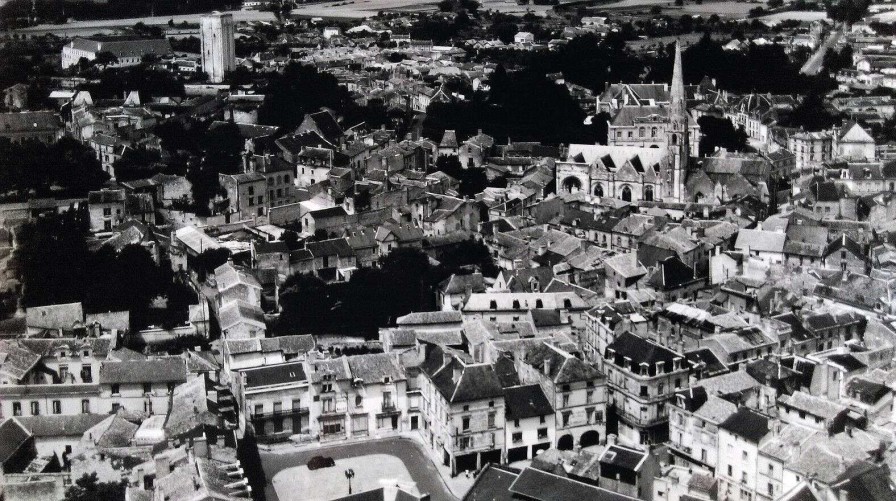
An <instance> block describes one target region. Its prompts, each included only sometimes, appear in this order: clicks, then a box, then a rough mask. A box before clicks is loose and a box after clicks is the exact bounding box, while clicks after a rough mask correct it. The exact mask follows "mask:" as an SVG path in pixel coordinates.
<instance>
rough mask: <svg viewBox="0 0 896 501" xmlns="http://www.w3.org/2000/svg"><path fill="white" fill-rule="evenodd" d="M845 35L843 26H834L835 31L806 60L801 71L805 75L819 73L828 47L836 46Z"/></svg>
mask: <svg viewBox="0 0 896 501" xmlns="http://www.w3.org/2000/svg"><path fill="white" fill-rule="evenodd" d="M842 37H843V28H842V27H840V28H834V31H832V32H831V33H830V35H828V37H827V38H826V39H825V41H824V42H823V43H822V44H821V46H820V47H818V50H816V51H815V53H814V54H812V56H811V57H809V60H808V61H806V64H804V65H803V67H802V68H800V73H802V74H804V75H817V74H818V72H819V71H821V66H822V64H823V63H824V55H825V53H827V51H828V49H831V48H833V47H834V46H836V45H837V44H838V43H839V42H840V39H841V38H842Z"/></svg>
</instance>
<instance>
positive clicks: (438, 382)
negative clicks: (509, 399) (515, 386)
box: [430, 358, 504, 403]
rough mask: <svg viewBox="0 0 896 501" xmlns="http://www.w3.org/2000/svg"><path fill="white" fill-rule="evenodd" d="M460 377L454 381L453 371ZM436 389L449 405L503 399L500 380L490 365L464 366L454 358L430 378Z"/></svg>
mask: <svg viewBox="0 0 896 501" xmlns="http://www.w3.org/2000/svg"><path fill="white" fill-rule="evenodd" d="M455 368H458V369H460V375H459V376H460V377H459V378H458V379H457V381H455V380H454V369H455ZM430 377H431V379H432V382H433V384H434V385H435V387H436V389H437V390H438V391H439V393H441V394H442V396H443V397H444V398H445V400H447V401H448V402H449V403H461V402H472V401H476V400H484V399H492V398H503V396H504V389H503V388H502V386H501V380H500V379H499V378H498V374H497V373H496V372H495V369H494V367H493V366H492V365H491V364H464V363H462V362H461V361H459V360H457V359H456V358H452V360H451V361H450V362H449V363H448V364H446V365H443V366H442V367H441V368H440V369H438V370H437V371H436V372H435V373H434V374H432V375H431V376H430Z"/></svg>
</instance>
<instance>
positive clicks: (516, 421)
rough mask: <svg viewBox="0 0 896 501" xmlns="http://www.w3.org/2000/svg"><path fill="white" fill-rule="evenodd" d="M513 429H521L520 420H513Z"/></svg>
mask: <svg viewBox="0 0 896 501" xmlns="http://www.w3.org/2000/svg"><path fill="white" fill-rule="evenodd" d="M513 427H514V428H519V427H520V420H519V419H514V420H513Z"/></svg>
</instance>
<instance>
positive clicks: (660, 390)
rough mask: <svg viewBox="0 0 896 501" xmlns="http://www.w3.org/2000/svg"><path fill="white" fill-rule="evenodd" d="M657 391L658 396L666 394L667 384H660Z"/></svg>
mask: <svg viewBox="0 0 896 501" xmlns="http://www.w3.org/2000/svg"><path fill="white" fill-rule="evenodd" d="M656 391H657V394H659V395H662V394H664V393H666V384H665V383H660V384H659V386H658V387H657V389H656Z"/></svg>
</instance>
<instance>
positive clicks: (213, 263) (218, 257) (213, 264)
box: [193, 247, 230, 281]
mask: <svg viewBox="0 0 896 501" xmlns="http://www.w3.org/2000/svg"><path fill="white" fill-rule="evenodd" d="M228 259H230V251H229V250H227V249H226V248H224V247H218V248H217V249H208V250H204V251H202V252H201V253H200V254H199V255H198V256H196V262H195V266H194V267H193V269H194V270H196V273H197V274H198V275H199V280H200V281H204V280H205V278H206V277H207V276H208V275H210V274H212V273H214V272H215V269H216V268H217V267H219V266H221V265H222V264H224V263H226V262H227V260H228Z"/></svg>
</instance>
